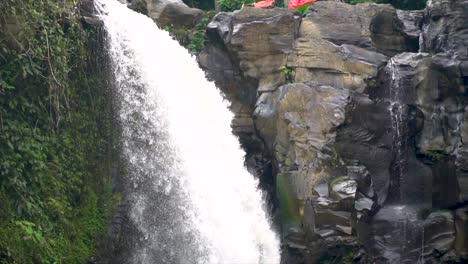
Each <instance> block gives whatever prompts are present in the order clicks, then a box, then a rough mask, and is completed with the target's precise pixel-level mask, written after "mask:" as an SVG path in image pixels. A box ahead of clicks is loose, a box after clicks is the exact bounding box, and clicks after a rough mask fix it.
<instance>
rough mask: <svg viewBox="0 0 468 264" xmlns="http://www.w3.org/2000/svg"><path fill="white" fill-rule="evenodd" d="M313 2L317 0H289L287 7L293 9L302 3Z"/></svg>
mask: <svg viewBox="0 0 468 264" xmlns="http://www.w3.org/2000/svg"><path fill="white" fill-rule="evenodd" d="M315 2H317V0H290V1H289V6H288V7H289V9H295V8H298V7H301V6H303V5H307V4H313V3H315Z"/></svg>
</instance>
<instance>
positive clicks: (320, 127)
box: [199, 0, 468, 263]
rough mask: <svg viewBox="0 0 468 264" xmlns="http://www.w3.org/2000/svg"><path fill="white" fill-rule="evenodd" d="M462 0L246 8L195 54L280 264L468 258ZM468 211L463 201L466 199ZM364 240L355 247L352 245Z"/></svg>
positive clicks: (467, 11)
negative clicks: (256, 181)
mask: <svg viewBox="0 0 468 264" xmlns="http://www.w3.org/2000/svg"><path fill="white" fill-rule="evenodd" d="M467 32H468V1H466V0H458V1H454V0H433V1H432V2H431V3H430V4H429V6H428V7H427V8H426V10H424V11H400V10H396V9H394V8H393V7H391V6H389V5H377V4H360V5H355V6H352V5H347V4H343V3H339V2H332V1H325V2H317V3H316V4H314V5H313V6H312V8H311V10H310V12H309V14H308V15H307V16H305V17H301V16H300V15H299V14H297V13H293V12H290V11H288V10H285V9H267V10H264V9H254V8H243V9H242V10H240V11H236V12H234V13H220V14H218V15H217V16H216V17H215V18H214V19H213V21H212V22H211V23H210V24H209V25H208V28H207V36H208V38H209V42H208V43H207V45H206V47H205V50H204V51H203V52H202V53H201V54H200V55H199V62H200V65H201V66H202V67H203V68H204V69H205V70H206V72H207V76H208V77H209V78H211V79H213V80H214V81H215V82H216V83H217V85H218V87H219V88H220V89H221V90H222V91H223V92H224V93H225V95H226V98H227V99H228V100H229V101H230V102H231V103H232V105H231V108H232V111H233V112H234V113H235V119H234V120H233V123H232V127H233V131H234V133H235V134H237V135H238V136H239V139H240V141H241V143H242V145H243V146H244V148H245V149H246V151H247V165H248V166H249V167H251V168H252V169H254V170H255V171H256V172H257V173H258V175H259V177H260V179H261V182H262V184H263V185H264V186H265V188H266V189H267V190H269V191H270V192H271V193H272V194H273V195H272V201H274V202H273V204H274V205H275V207H274V210H276V209H277V210H276V211H277V215H278V219H279V223H280V225H281V234H282V239H283V245H284V249H285V250H284V254H283V255H284V257H283V260H284V263H306V262H307V263H315V262H314V261H319V260H320V259H322V260H324V259H325V258H327V257H328V258H333V259H335V260H340V259H341V261H343V256H345V257H348V258H349V257H350V256H353V255H355V260H356V261H360V262H362V263H409V262H418V261H420V262H424V263H440V262H451V261H462V260H463V259H465V260H466V259H467V258H468V235H467V234H468V217H467V214H465V213H464V211H463V209H459V210H456V211H450V210H446V209H447V208H449V207H450V206H452V205H454V204H456V203H458V202H460V201H463V200H466V199H468V146H467V144H466V142H467V139H466V138H467V137H468V129H467V126H466V122H468V111H467V110H468V108H467V106H468V101H467V99H468V97H467V89H468V51H467V49H466V47H467V45H468V33H467ZM465 210H466V209H465ZM357 252H359V254H355V253H357Z"/></svg>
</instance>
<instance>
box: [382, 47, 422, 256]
mask: <svg viewBox="0 0 468 264" xmlns="http://www.w3.org/2000/svg"><path fill="white" fill-rule="evenodd" d="M405 56H406V55H405V54H401V55H398V56H395V57H394V58H391V59H390V61H389V62H388V64H387V69H386V72H387V75H388V76H389V86H388V89H389V90H388V95H389V97H388V103H389V109H388V111H389V114H390V120H391V125H392V134H393V155H394V161H393V169H392V171H393V173H391V175H392V176H391V179H390V186H389V197H388V199H387V203H388V204H387V205H386V206H385V207H384V208H382V209H381V210H380V211H379V213H378V214H377V216H376V217H375V220H376V221H381V222H382V223H383V222H385V223H389V225H390V226H382V230H384V231H383V233H385V235H384V236H386V237H387V238H388V239H386V240H380V241H378V243H379V244H380V248H384V249H385V250H384V253H383V255H384V256H385V257H386V259H387V260H389V261H390V263H409V262H414V261H417V263H424V246H425V242H424V221H423V220H421V219H420V218H421V217H420V215H419V212H421V208H425V207H426V205H424V202H421V201H418V200H415V197H414V195H413V194H409V193H408V191H409V189H410V187H411V186H408V185H410V182H411V181H409V180H407V179H406V177H411V176H412V175H411V174H410V173H409V169H410V165H409V164H408V163H409V162H410V161H409V160H410V155H411V153H412V152H413V150H412V149H411V147H410V140H409V137H410V135H409V129H410V128H409V124H408V122H409V121H408V118H409V114H408V111H409V109H408V108H409V106H408V105H407V104H408V101H409V98H408V96H409V95H408V93H409V91H405V90H404V89H408V87H411V86H410V84H408V83H405V82H404V81H405V78H408V76H405V74H407V73H405V68H404V67H408V65H405V63H404V62H403V60H404V58H405ZM413 177H414V176H413ZM421 200H424V199H422V198H421ZM413 241H420V243H413Z"/></svg>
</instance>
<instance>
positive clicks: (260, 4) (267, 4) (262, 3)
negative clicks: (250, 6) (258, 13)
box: [254, 0, 275, 8]
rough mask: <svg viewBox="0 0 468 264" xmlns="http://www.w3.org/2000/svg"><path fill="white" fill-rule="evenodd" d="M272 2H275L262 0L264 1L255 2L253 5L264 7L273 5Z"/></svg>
mask: <svg viewBox="0 0 468 264" xmlns="http://www.w3.org/2000/svg"><path fill="white" fill-rule="evenodd" d="M274 3H275V0H264V1H260V2H256V3H255V4H254V7H256V8H265V7H270V6H273V4H274Z"/></svg>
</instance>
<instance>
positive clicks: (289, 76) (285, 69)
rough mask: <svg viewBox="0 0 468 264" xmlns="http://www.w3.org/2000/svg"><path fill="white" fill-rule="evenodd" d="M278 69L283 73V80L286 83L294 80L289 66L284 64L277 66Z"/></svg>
mask: <svg viewBox="0 0 468 264" xmlns="http://www.w3.org/2000/svg"><path fill="white" fill-rule="evenodd" d="M278 70H279V71H280V72H281V73H283V74H284V80H285V81H286V82H287V83H292V82H294V76H293V69H292V68H291V67H289V66H286V65H284V66H281V67H279V68H278Z"/></svg>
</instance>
